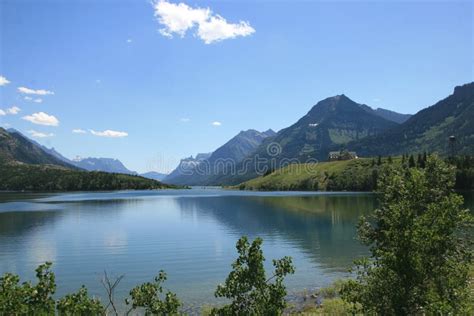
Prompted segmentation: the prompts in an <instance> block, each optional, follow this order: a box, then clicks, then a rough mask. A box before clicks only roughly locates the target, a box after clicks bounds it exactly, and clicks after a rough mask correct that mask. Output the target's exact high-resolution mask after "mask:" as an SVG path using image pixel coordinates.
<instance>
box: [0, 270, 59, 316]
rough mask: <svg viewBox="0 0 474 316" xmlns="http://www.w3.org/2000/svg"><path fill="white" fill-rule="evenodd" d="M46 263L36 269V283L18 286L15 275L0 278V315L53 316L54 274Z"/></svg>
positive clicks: (7, 274)
mask: <svg viewBox="0 0 474 316" xmlns="http://www.w3.org/2000/svg"><path fill="white" fill-rule="evenodd" d="M50 268H51V263H50V262H47V263H45V264H42V265H40V266H39V267H38V268H37V269H36V278H37V279H38V283H37V284H36V285H34V286H33V285H32V284H31V283H28V282H25V283H22V284H20V278H19V277H18V276H17V275H13V274H10V273H6V274H5V275H3V276H2V277H1V278H0V315H25V314H32V315H33V314H34V315H51V314H52V315H54V310H55V302H54V299H53V298H52V295H53V294H54V292H55V290H56V283H55V280H54V273H53V272H52V271H51V270H50Z"/></svg>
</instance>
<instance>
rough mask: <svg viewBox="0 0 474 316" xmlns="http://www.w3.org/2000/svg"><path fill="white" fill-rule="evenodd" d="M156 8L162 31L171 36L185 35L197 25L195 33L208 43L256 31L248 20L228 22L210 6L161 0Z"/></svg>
mask: <svg viewBox="0 0 474 316" xmlns="http://www.w3.org/2000/svg"><path fill="white" fill-rule="evenodd" d="M154 9H155V17H156V18H157V20H158V22H159V23H160V24H161V25H163V26H164V27H163V28H161V29H160V33H161V34H162V35H164V36H166V37H170V38H172V37H173V35H174V34H177V35H179V36H181V37H184V35H185V34H186V32H187V31H188V30H190V29H192V28H194V27H195V26H197V31H196V32H195V35H196V36H197V37H199V38H200V39H202V40H203V41H204V43H206V44H211V43H213V42H218V41H222V40H225V39H229V38H235V37H237V36H248V35H251V34H253V33H255V29H254V28H253V27H251V26H250V24H249V23H248V22H244V21H239V23H228V22H227V21H226V19H225V18H223V17H222V16H220V15H217V14H213V12H212V11H211V9H209V8H199V7H197V8H192V7H190V6H188V5H187V4H185V3H178V4H175V3H170V2H168V1H166V0H159V1H156V2H154Z"/></svg>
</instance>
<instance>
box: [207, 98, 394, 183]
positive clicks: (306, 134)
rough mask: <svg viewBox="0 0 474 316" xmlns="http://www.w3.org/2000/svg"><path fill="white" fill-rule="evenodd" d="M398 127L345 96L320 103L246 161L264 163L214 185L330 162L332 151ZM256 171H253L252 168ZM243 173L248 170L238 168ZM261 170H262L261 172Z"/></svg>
mask: <svg viewBox="0 0 474 316" xmlns="http://www.w3.org/2000/svg"><path fill="white" fill-rule="evenodd" d="M397 125H398V124H397V123H395V122H393V121H390V120H387V119H384V118H382V117H380V116H379V115H377V114H376V111H374V110H372V109H371V108H370V107H368V106H367V105H362V104H358V103H356V102H354V101H352V100H351V99H349V98H348V97H347V96H345V95H343V94H342V95H337V96H334V97H330V98H327V99H324V100H322V101H320V102H318V103H317V104H316V105H314V106H313V107H312V109H311V110H310V111H309V112H308V113H307V114H306V115H305V116H303V117H302V118H301V119H299V120H298V121H297V122H296V123H295V124H293V125H291V126H290V127H287V128H285V129H282V130H281V131H279V132H278V134H276V135H275V136H273V137H271V138H268V139H266V140H265V141H264V142H262V144H261V145H260V146H259V147H258V148H257V149H256V151H255V152H254V153H253V154H252V155H251V156H249V157H247V159H246V160H251V161H256V160H257V158H258V159H260V160H261V161H262V162H263V161H266V166H264V165H263V163H260V164H259V166H258V167H257V166H255V165H252V166H251V168H247V169H248V172H246V173H243V174H239V175H234V174H232V173H231V172H228V170H227V171H226V172H225V173H227V175H220V176H217V177H214V178H213V184H216V185H217V184H236V183H239V182H242V181H245V180H248V179H251V178H253V177H255V176H257V174H258V173H261V172H263V171H264V169H265V168H268V169H269V170H270V169H278V168H280V167H282V166H283V165H284V164H288V163H295V162H306V161H308V159H316V160H326V159H327V156H328V153H329V151H330V150H334V148H337V150H340V149H342V148H344V147H345V146H346V145H347V144H348V143H349V142H351V141H354V140H360V139H363V138H365V137H369V136H376V135H380V134H381V133H383V132H384V131H386V130H388V129H390V128H393V127H395V126H397ZM252 167H253V168H252ZM237 169H238V170H243V169H244V166H238V167H237ZM257 169H258V170H257Z"/></svg>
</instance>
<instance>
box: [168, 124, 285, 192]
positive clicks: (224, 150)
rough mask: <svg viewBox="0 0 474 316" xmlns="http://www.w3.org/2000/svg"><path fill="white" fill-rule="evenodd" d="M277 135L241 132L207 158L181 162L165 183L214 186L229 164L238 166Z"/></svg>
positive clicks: (273, 133)
mask: <svg viewBox="0 0 474 316" xmlns="http://www.w3.org/2000/svg"><path fill="white" fill-rule="evenodd" d="M275 135H276V133H275V132H274V131H273V130H271V129H269V130H267V131H265V132H259V131H256V130H253V129H249V130H246V131H241V132H240V133H239V134H237V135H236V136H234V137H233V138H232V139H230V140H229V141H228V142H227V143H225V144H224V145H222V146H221V147H219V148H217V149H216V150H215V151H214V152H212V153H211V154H210V155H208V156H207V157H204V156H196V158H195V159H193V158H192V157H190V158H186V159H183V160H181V162H180V164H179V166H178V168H176V169H175V170H174V171H173V172H172V173H171V174H170V175H169V176H168V177H166V178H165V179H164V180H163V181H164V182H165V183H171V184H180V185H208V184H212V178H213V177H214V176H215V175H216V174H218V173H219V172H220V171H221V170H222V169H224V168H225V167H226V166H228V165H229V164H230V165H233V166H236V165H237V164H238V163H240V162H241V161H242V160H243V159H244V158H246V157H247V156H249V155H250V154H251V153H252V152H254V151H255V150H256V149H257V148H258V146H260V144H261V143H262V142H263V141H264V140H265V139H267V138H270V137H273V136H275Z"/></svg>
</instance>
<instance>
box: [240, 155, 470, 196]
mask: <svg viewBox="0 0 474 316" xmlns="http://www.w3.org/2000/svg"><path fill="white" fill-rule="evenodd" d="M429 156H430V155H429V154H428V153H423V154H417V155H402V156H397V157H391V156H389V157H381V156H378V157H376V158H371V159H370V158H360V159H353V160H346V161H334V162H323V163H319V164H317V165H315V167H307V166H305V165H301V167H300V166H298V165H295V166H289V167H285V168H284V169H280V170H276V171H274V172H273V173H270V174H266V175H264V176H263V177H259V178H256V179H253V180H250V181H248V182H244V183H242V184H240V185H239V186H237V188H239V189H241V190H260V191H273V190H276V191H377V190H378V183H379V178H380V174H381V172H382V171H383V170H384V169H385V168H387V167H389V166H394V167H401V168H402V169H404V170H409V169H424V168H425V166H426V162H427V159H428V158H429ZM445 161H446V162H447V163H448V164H450V165H451V166H453V168H455V170H456V172H455V174H456V182H455V189H457V190H474V157H473V156H459V157H454V158H447V159H445ZM306 169H308V170H306Z"/></svg>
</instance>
